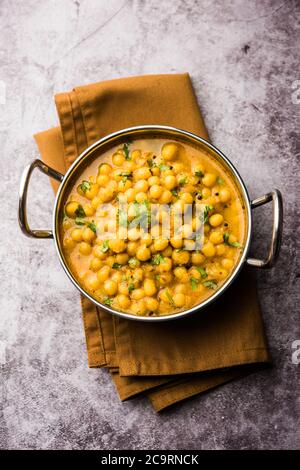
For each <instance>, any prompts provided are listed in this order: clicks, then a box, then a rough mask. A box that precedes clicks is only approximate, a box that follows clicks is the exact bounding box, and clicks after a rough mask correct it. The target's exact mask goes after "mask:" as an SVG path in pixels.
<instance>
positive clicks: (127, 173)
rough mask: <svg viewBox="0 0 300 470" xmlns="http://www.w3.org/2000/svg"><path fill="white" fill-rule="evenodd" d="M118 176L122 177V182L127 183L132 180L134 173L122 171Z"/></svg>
mask: <svg viewBox="0 0 300 470" xmlns="http://www.w3.org/2000/svg"><path fill="white" fill-rule="evenodd" d="M118 176H122V181H123V182H124V181H127V179H128V178H131V176H132V171H121V172H120V173H118Z"/></svg>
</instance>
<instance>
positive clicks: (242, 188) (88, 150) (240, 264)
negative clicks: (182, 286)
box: [52, 124, 252, 322]
mask: <svg viewBox="0 0 300 470" xmlns="http://www.w3.org/2000/svg"><path fill="white" fill-rule="evenodd" d="M137 131H139V132H141V131H149V133H150V132H152V133H154V132H160V131H161V132H165V133H166V134H167V132H170V133H173V134H174V133H175V134H177V136H178V137H179V139H180V136H184V137H186V138H188V139H192V140H196V141H197V142H199V143H201V144H203V145H204V146H207V147H208V148H209V149H210V150H211V151H213V152H215V153H217V154H218V156H219V157H220V158H221V160H223V161H224V162H225V163H226V166H227V168H228V169H229V170H230V171H231V173H232V175H233V176H234V178H235V180H237V182H238V183H239V186H240V191H241V193H242V194H241V196H242V199H243V201H244V202H245V205H246V210H247V236H246V240H245V244H244V249H243V253H242V255H241V257H240V259H239V262H238V263H237V265H236V266H235V268H234V270H233V271H232V273H231V275H230V276H229V278H228V279H227V280H226V282H224V284H223V285H222V286H221V287H220V289H218V290H216V292H215V293H214V294H213V295H211V296H210V297H208V298H207V299H205V300H204V301H203V302H201V303H200V304H197V305H194V306H193V307H191V308H189V309H186V310H182V311H180V312H178V313H172V314H170V315H162V316H142V315H133V314H130V313H126V312H122V311H119V310H115V309H113V308H111V307H109V306H107V305H104V304H102V303H101V302H99V301H98V300H96V299H95V298H94V297H93V296H92V295H90V294H89V293H88V292H87V291H85V290H84V288H83V287H82V286H81V285H80V284H79V283H78V281H77V280H76V278H75V276H74V275H73V273H72V272H71V269H69V267H68V265H67V263H66V262H65V261H64V258H63V254H62V250H61V248H60V245H59V243H58V238H59V223H58V222H59V217H58V216H59V209H60V202H61V200H62V197H63V194H64V192H65V189H66V187H67V186H68V181H69V178H70V176H71V175H72V174H73V172H74V170H75V169H76V168H77V167H78V166H80V164H81V162H82V161H83V160H84V159H85V157H86V156H87V155H88V154H90V153H91V152H92V151H93V150H94V149H96V147H98V146H100V145H101V146H102V145H103V144H105V143H106V142H108V141H110V140H112V139H117V138H121V137H124V136H126V134H128V133H134V132H137ZM52 225H53V235H54V243H55V247H56V251H57V254H58V257H59V260H60V263H61V265H62V267H63V269H64V271H65V273H66V274H67V276H68V277H69V279H70V280H71V282H72V283H73V284H74V285H75V287H76V288H77V289H78V290H79V291H80V292H81V294H83V295H84V296H85V297H86V298H88V299H89V300H90V301H91V302H92V303H93V304H95V305H96V306H98V307H100V308H103V309H104V310H105V311H107V312H109V313H111V314H112V315H116V316H118V317H120V318H124V319H126V320H133V321H143V322H161V321H171V320H178V319H180V318H183V317H187V316H189V315H191V314H193V313H196V312H199V311H200V310H203V309H205V308H206V307H208V305H210V304H211V303H213V302H214V301H215V300H216V299H218V298H219V297H220V296H221V295H222V294H223V293H224V292H225V290H226V289H228V287H229V286H230V285H231V284H232V282H233V281H234V280H235V279H236V277H237V276H238V274H239V273H240V271H241V268H242V267H243V264H244V262H245V259H246V257H247V254H248V251H249V247H250V242H251V235H252V214H251V202H250V198H249V194H248V191H247V188H246V186H245V183H244V181H243V179H242V177H241V176H240V174H239V172H238V171H237V169H236V168H235V166H234V165H233V164H232V163H231V161H230V160H229V159H228V158H227V157H226V156H225V155H224V153H223V152H221V150H219V149H218V148H217V147H216V146H215V145H213V144H211V143H210V142H208V141H207V140H206V139H204V138H203V137H200V136H198V135H196V134H194V133H192V132H189V131H186V130H183V129H180V128H177V127H172V126H164V125H155V124H147V125H140V126H133V127H128V128H125V129H121V130H119V131H116V132H112V133H111V134H108V135H106V136H105V137H103V138H101V139H99V140H97V141H96V142H94V143H93V144H92V145H90V146H89V147H87V148H86V149H85V150H84V151H83V152H82V153H81V154H80V155H79V156H78V157H77V158H76V160H75V161H74V162H73V163H72V165H71V166H70V167H69V169H68V170H67V172H66V173H65V175H64V177H63V180H62V182H61V185H60V186H59V189H58V191H57V194H56V198H55V203H54V210H53V217H52Z"/></svg>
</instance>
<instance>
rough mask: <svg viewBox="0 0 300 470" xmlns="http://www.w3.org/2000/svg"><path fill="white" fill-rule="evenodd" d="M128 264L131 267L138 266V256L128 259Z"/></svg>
mask: <svg viewBox="0 0 300 470" xmlns="http://www.w3.org/2000/svg"><path fill="white" fill-rule="evenodd" d="M128 264H129V266H130V267H131V268H135V267H136V266H138V265H139V261H138V260H137V259H136V258H130V259H129V260H128Z"/></svg>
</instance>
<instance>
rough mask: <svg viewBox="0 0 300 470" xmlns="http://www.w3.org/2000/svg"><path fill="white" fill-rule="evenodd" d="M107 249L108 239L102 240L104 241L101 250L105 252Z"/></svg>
mask: <svg viewBox="0 0 300 470" xmlns="http://www.w3.org/2000/svg"><path fill="white" fill-rule="evenodd" d="M108 250H109V241H108V240H104V242H103V243H102V247H101V251H102V253H106V252H107V251H108Z"/></svg>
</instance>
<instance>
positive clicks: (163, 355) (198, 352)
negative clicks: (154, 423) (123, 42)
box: [35, 74, 269, 411]
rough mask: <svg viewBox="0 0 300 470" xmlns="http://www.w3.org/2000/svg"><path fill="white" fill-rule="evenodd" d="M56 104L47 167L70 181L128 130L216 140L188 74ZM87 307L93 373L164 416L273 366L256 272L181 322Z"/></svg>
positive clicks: (109, 86)
mask: <svg viewBox="0 0 300 470" xmlns="http://www.w3.org/2000/svg"><path fill="white" fill-rule="evenodd" d="M55 102H56V107H57V111H58V115H59V121H60V127H56V128H53V129H49V130H47V131H45V132H41V133H39V134H36V135H35V139H36V142H37V144H38V147H39V150H40V153H41V155H42V158H43V160H44V161H45V162H46V163H47V164H48V165H50V166H52V167H53V168H55V169H57V170H58V171H60V172H61V173H64V172H65V171H66V170H67V168H68V166H69V165H70V164H71V163H72V162H73V161H74V160H75V159H76V158H77V156H78V155H79V154H80V153H81V152H82V151H83V150H85V149H86V148H87V147H88V146H90V145H91V144H92V143H94V142H95V141H96V140H99V139H100V138H101V137H104V136H105V135H107V134H110V133H111V132H114V131H117V130H120V129H123V128H126V127H131V126H137V125H144V124H160V125H169V126H174V127H178V128H181V129H185V130H187V131H190V132H193V133H195V134H197V135H199V136H201V137H204V138H205V139H207V140H208V139H209V137H208V134H207V130H206V128H205V125H204V122H203V119H202V117H201V114H200V111H199V107H198V105H197V101H196V98H195V95H194V92H193V88H192V84H191V81H190V78H189V75H188V74H182V75H175V74H172V75H149V76H142V77H131V78H124V79H118V80H111V81H106V82H99V83H95V84H92V85H86V86H82V87H78V88H75V89H74V90H73V91H71V92H70V93H61V94H58V95H56V97H55ZM52 184H53V187H54V190H57V187H58V183H57V182H55V181H52ZM81 300H82V312H83V322H84V329H85V334H86V343H87V351H88V363H89V366H90V367H105V368H107V369H108V370H109V371H110V373H111V376H112V379H113V381H114V383H115V386H116V388H117V391H118V393H119V396H120V399H121V400H126V399H128V398H131V397H134V396H136V395H138V394H143V395H146V396H147V397H148V398H149V399H150V401H151V403H152V405H153V407H154V408H155V410H156V411H160V410H163V409H164V408H166V407H168V406H170V405H172V404H174V403H176V402H179V401H181V400H183V399H185V398H188V397H191V396H193V395H196V394H198V393H201V392H204V391H207V390H209V389H212V388H214V387H216V386H218V385H220V384H223V383H225V382H228V381H230V380H232V379H234V378H238V377H242V376H244V375H246V374H248V373H249V372H252V371H255V370H258V369H259V367H260V366H261V365H263V364H264V363H267V362H268V361H269V355H268V350H267V345H266V339H265V335H264V329H263V324H262V319H261V312H260V308H259V303H258V299H257V293H256V287H255V282H254V280H253V278H252V277H251V273H250V272H249V271H248V270H247V268H244V270H243V271H242V273H241V274H240V275H239V278H238V279H237V280H236V281H235V282H234V283H233V285H232V286H231V287H230V288H229V289H228V290H227V291H226V292H225V293H224V294H223V295H222V296H221V298H220V299H219V301H217V302H215V303H214V304H212V306H210V307H208V308H207V309H206V310H201V311H200V312H199V313H198V314H195V315H192V316H191V317H187V318H183V319H179V320H173V321H167V322H159V323H154V324H152V323H144V322H137V321H131V320H123V319H121V318H118V317H114V316H112V315H110V314H108V313H106V312H105V311H104V310H102V309H100V308H97V307H96V306H95V305H94V304H93V303H91V302H90V301H89V300H88V299H87V298H85V297H83V296H82V299H81Z"/></svg>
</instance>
